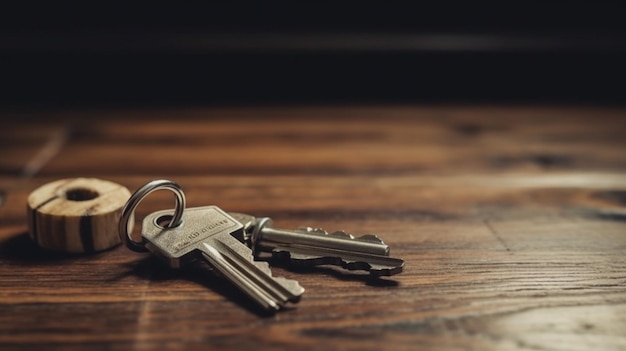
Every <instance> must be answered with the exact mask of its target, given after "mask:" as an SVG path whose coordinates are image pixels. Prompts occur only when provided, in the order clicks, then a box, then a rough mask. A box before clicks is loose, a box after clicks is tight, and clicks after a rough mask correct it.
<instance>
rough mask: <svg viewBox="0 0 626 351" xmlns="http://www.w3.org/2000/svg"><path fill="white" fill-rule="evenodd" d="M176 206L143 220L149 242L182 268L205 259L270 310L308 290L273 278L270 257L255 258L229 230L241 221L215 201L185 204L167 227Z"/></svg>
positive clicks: (239, 226)
mask: <svg viewBox="0 0 626 351" xmlns="http://www.w3.org/2000/svg"><path fill="white" fill-rule="evenodd" d="M171 218H172V211H158V212H154V213H151V214H149V215H148V216H146V217H145V219H144V220H143V226H142V233H141V234H142V236H143V239H144V241H145V243H146V247H147V248H148V249H149V250H150V251H151V252H153V253H154V254H156V255H157V256H159V257H161V258H162V259H164V260H165V261H166V262H167V263H168V264H169V265H170V266H172V267H174V268H179V267H181V266H183V265H185V264H186V263H188V262H191V261H195V260H197V259H199V258H204V259H205V260H206V261H207V262H208V263H209V264H210V265H211V267H212V268H214V270H216V271H217V272H219V273H220V274H222V275H223V276H224V277H225V278H226V279H228V280H229V281H230V282H232V283H233V284H234V285H235V286H237V287H238V288H239V289H240V290H241V291H243V292H244V293H245V294H246V295H248V296H249V297H251V298H252V299H253V300H254V301H255V302H256V303H257V304H259V305H260V306H261V307H263V308H264V309H266V310H268V311H277V310H279V309H280V308H281V307H283V306H284V305H285V304H286V303H287V302H298V301H299V299H300V296H301V295H302V293H303V292H304V289H303V288H302V287H301V286H300V284H298V282H297V281H295V280H289V279H285V278H280V277H277V278H275V277H272V274H271V271H270V269H269V265H268V263H267V262H259V261H254V260H253V256H252V251H251V250H250V248H248V247H247V246H246V245H244V244H243V243H241V242H240V241H238V240H237V239H236V238H235V237H233V236H232V235H231V234H233V233H235V234H237V233H238V232H241V231H242V227H243V226H242V224H241V223H240V222H238V221H236V220H235V219H233V218H232V217H231V216H229V215H228V214H227V213H226V212H224V211H222V210H221V209H220V208H218V207H216V206H206V207H195V208H187V209H185V210H184V213H183V217H182V224H180V225H178V226H176V227H173V228H166V227H164V222H167V221H169V220H170V219H171Z"/></svg>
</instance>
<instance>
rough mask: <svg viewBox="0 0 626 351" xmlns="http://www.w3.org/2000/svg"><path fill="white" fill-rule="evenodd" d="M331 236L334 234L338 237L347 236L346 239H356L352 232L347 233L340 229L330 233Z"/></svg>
mask: <svg viewBox="0 0 626 351" xmlns="http://www.w3.org/2000/svg"><path fill="white" fill-rule="evenodd" d="M328 235H329V236H334V237H337V238H346V239H354V236H353V235H352V234H349V233H346V232H344V231H343V230H338V231H336V232H333V233H331V234H328Z"/></svg>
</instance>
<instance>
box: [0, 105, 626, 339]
mask: <svg viewBox="0 0 626 351" xmlns="http://www.w3.org/2000/svg"><path fill="white" fill-rule="evenodd" d="M3 120H5V121H9V122H8V123H7V122H5V125H4V126H3V128H1V129H0V138H1V139H0V150H1V155H2V157H0V190H1V191H2V193H1V194H2V200H1V203H2V206H1V207H0V277H1V279H0V349H2V350H14V349H37V350H39V349H46V350H55V349H63V350H94V349H96V350H104V349H106V350H116V349H137V350H144V349H145V350H148V349H159V350H163V349H166V350H167V349H171V350H182V349H196V348H197V347H203V348H209V349H211V348H215V349H217V348H218V347H219V348H227V349H251V348H254V349H256V350H267V349H287V348H293V349H311V350H313V349H324V350H326V349H342V350H356V349H358V350H380V349H389V350H415V349H421V350H429V349H438V350H440V349H443V350H625V349H626V336H625V335H626V334H625V333H624V331H625V330H626V256H625V253H626V152H625V151H626V109H624V108H619V107H589V106H586V107H580V106H395V105H390V106H291V107H270V106H259V107H210V108H174V107H171V108H153V109H146V108H135V109H131V108H128V109H122V108H119V109H113V108H109V109H101V110H95V109H82V110H81V109H73V110H58V111H46V112H42V111H10V112H5V113H4V116H3ZM73 177H97V178H100V179H106V180H111V181H114V182H118V183H121V184H123V185H125V186H126V187H128V188H129V189H130V190H131V191H134V190H136V189H137V188H139V187H140V186H141V185H143V184H144V183H146V182H148V181H150V180H152V179H158V178H165V179H171V180H174V181H176V182H178V183H179V184H181V185H182V187H183V189H184V191H185V193H186V195H187V200H188V206H202V205H218V206H220V207H221V208H222V209H224V210H227V211H235V212H243V213H249V214H253V215H256V216H270V217H272V218H273V219H274V223H275V225H276V226H277V227H281V228H296V227H299V226H314V227H323V228H325V229H328V230H339V229H343V230H346V231H348V232H350V233H353V234H355V235H361V234H366V233H376V234H379V235H380V236H381V237H382V238H383V239H384V240H385V242H386V243H387V244H389V246H390V248H391V254H392V256H395V257H401V258H403V259H404V260H405V267H404V271H403V272H402V273H400V274H398V275H395V276H392V277H384V278H381V279H371V278H369V277H368V275H367V273H365V272H358V271H346V270H343V269H341V268H337V267H331V266H322V267H317V268H310V269H302V268H297V267H290V266H282V265H276V264H274V266H273V268H272V271H273V274H274V275H275V276H284V277H287V278H291V279H297V280H298V281H299V282H300V283H301V285H302V286H303V287H305V289H306V292H305V294H304V295H303V298H302V300H301V301H300V302H299V303H298V304H297V305H294V307H292V308H289V309H287V310H285V311H281V312H279V313H277V314H276V315H274V316H267V315H264V314H262V313H259V311H258V310H257V309H256V308H255V307H254V305H253V304H252V303H250V302H249V301H248V300H247V299H246V298H245V297H244V296H243V295H242V294H241V293H240V292H239V291H237V290H236V289H235V288H233V287H232V286H231V285H230V284H229V282H228V281H226V280H225V279H223V278H221V277H219V276H217V275H216V274H215V273H213V271H211V270H209V269H207V268H205V267H203V266H194V267H191V268H189V269H184V270H173V269H170V268H167V267H166V266H165V265H164V264H163V263H161V261H158V260H157V259H155V258H153V257H152V256H150V255H149V254H142V253H136V252H133V251H130V250H128V249H127V248H126V247H123V246H118V247H116V248H114V249H112V250H108V251H105V252H101V253H97V254H92V255H78V256H67V255H60V254H54V253H48V252H44V251H41V250H39V249H37V248H36V247H35V246H34V244H32V243H31V241H30V240H29V238H28V235H27V221H26V198H27V196H28V194H29V193H30V192H31V191H33V190H34V189H36V188H37V187H38V186H40V185H42V184H45V183H48V182H50V181H53V180H57V179H61V178H73ZM172 204H173V200H172V195H171V193H167V192H164V191H159V192H156V193H154V194H152V195H151V196H150V197H149V198H148V199H146V200H145V201H143V202H142V203H141V205H140V206H139V207H138V208H137V213H136V215H137V218H138V219H140V218H142V217H143V216H145V215H146V214H148V213H151V212H152V211H155V210H161V209H168V208H171V207H172Z"/></svg>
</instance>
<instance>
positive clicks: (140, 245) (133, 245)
mask: <svg viewBox="0 0 626 351" xmlns="http://www.w3.org/2000/svg"><path fill="white" fill-rule="evenodd" d="M161 189H167V190H171V191H172V192H173V193H174V195H176V207H175V208H174V215H173V216H172V220H171V221H170V222H169V223H168V224H167V225H166V227H167V228H172V227H176V226H178V225H180V224H181V223H182V217H183V211H184V210H185V205H186V201H185V193H183V190H182V188H181V187H180V185H178V184H177V183H175V182H173V181H171V180H165V179H160V180H153V181H151V182H149V183H147V184H145V185H144V186H142V187H141V188H139V189H137V191H135V193H134V194H133V195H131V197H130V199H128V202H126V205H124V209H122V215H121V216H120V224H119V227H118V230H119V234H120V239H122V242H123V243H124V244H126V247H128V248H129V249H131V250H133V251H137V252H145V251H147V249H146V248H145V240H143V239H142V241H136V240H134V239H133V238H132V237H131V236H130V234H131V233H130V231H129V229H128V227H129V225H130V224H132V223H131V222H129V221H130V219H131V218H132V217H133V215H134V213H135V208H137V206H138V205H139V203H140V202H141V201H142V200H143V199H144V198H145V197H146V196H148V195H150V193H152V192H154V191H157V190H161Z"/></svg>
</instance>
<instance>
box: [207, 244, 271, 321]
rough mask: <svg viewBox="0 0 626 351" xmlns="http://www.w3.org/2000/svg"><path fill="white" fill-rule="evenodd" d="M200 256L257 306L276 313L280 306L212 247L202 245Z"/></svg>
mask: <svg viewBox="0 0 626 351" xmlns="http://www.w3.org/2000/svg"><path fill="white" fill-rule="evenodd" d="M201 251H202V256H203V257H204V258H205V259H206V260H207V261H208V262H209V263H210V264H211V267H213V269H215V270H217V271H218V272H219V273H221V274H222V275H223V276H224V277H225V278H226V279H228V280H229V281H230V282H232V283H233V284H235V286H237V287H238V288H239V289H240V290H241V291H243V292H244V293H245V294H246V295H248V296H249V297H251V298H252V299H253V300H254V301H255V302H256V303H257V304H259V305H260V306H261V307H263V308H264V309H266V310H268V311H277V310H279V309H280V306H279V305H278V304H277V303H276V301H275V300H274V299H272V298H271V297H270V296H268V295H267V294H266V293H265V292H264V291H263V290H262V289H259V288H258V287H257V286H256V285H255V284H253V283H252V282H251V281H249V279H247V277H246V276H245V275H244V274H242V272H240V271H239V269H237V268H236V267H234V266H233V265H232V264H231V263H230V262H229V261H228V260H227V259H226V258H225V257H224V256H223V255H222V254H221V253H220V252H219V251H218V250H216V249H215V248H214V247H213V246H211V245H209V244H206V243H204V244H203V249H202V250H201Z"/></svg>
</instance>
